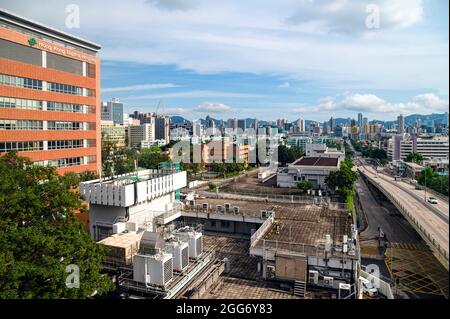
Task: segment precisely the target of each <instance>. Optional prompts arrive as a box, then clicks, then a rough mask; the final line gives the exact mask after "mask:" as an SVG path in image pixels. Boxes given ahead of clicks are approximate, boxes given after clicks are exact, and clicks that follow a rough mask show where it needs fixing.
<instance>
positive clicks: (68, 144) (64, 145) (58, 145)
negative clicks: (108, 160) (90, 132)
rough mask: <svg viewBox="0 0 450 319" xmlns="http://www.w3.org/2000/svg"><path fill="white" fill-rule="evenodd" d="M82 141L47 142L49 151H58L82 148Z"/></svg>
mask: <svg viewBox="0 0 450 319" xmlns="http://www.w3.org/2000/svg"><path fill="white" fill-rule="evenodd" d="M82 147H83V140H64V141H48V149H49V150H60V149H68V148H82Z"/></svg>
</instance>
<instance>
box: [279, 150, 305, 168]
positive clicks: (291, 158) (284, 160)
mask: <svg viewBox="0 0 450 319" xmlns="http://www.w3.org/2000/svg"><path fill="white" fill-rule="evenodd" d="M304 154H305V153H304V152H303V150H302V149H301V148H300V147H298V146H293V147H291V148H289V147H287V146H285V145H280V146H278V162H280V164H281V165H282V166H285V165H286V164H289V163H293V162H295V161H296V160H297V159H299V158H300V157H302V156H303V155H304Z"/></svg>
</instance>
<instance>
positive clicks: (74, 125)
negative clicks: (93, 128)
mask: <svg viewBox="0 0 450 319" xmlns="http://www.w3.org/2000/svg"><path fill="white" fill-rule="evenodd" d="M48 129H49V130H54V131H76V130H82V129H83V123H81V122H55V121H49V122H48Z"/></svg>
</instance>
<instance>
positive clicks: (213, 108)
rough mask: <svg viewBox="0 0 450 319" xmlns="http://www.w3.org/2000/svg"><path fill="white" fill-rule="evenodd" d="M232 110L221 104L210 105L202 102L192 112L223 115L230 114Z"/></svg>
mask: <svg viewBox="0 0 450 319" xmlns="http://www.w3.org/2000/svg"><path fill="white" fill-rule="evenodd" d="M233 111H234V109H233V108H231V107H230V106H228V105H225V104H223V103H210V102H203V103H202V104H200V105H199V106H197V107H196V108H194V112H197V113H208V114H209V113H210V114H224V113H231V112H233Z"/></svg>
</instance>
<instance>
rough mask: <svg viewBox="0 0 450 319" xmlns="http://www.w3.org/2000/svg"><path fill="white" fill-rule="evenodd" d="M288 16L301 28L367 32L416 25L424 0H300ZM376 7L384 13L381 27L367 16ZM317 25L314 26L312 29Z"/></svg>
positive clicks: (289, 19) (316, 30) (420, 18)
mask: <svg viewBox="0 0 450 319" xmlns="http://www.w3.org/2000/svg"><path fill="white" fill-rule="evenodd" d="M297 3H298V9H297V10H296V12H295V13H294V14H293V15H292V16H291V17H290V18H288V19H287V21H288V23H290V24H292V25H295V26H296V27H297V28H299V29H301V30H314V31H315V32H317V33H324V34H326V33H343V34H367V33H372V32H373V31H388V30H393V29H402V28H407V27H410V26H413V25H415V24H417V23H418V22H420V21H421V20H422V18H423V17H422V16H423V4H422V0H395V1H392V0H322V1H311V0H300V1H297ZM368 5H372V6H375V7H376V8H378V9H379V12H380V30H374V29H370V28H367V26H366V19H367V17H368V15H369V14H370V12H372V11H371V10H369V12H368V11H367V10H368V8H370V7H368ZM312 26H313V28H311V27H312Z"/></svg>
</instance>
